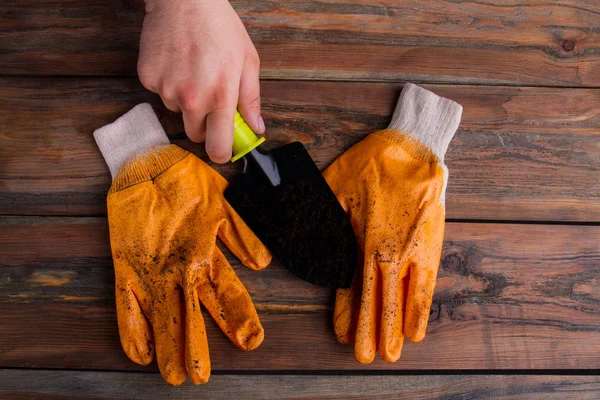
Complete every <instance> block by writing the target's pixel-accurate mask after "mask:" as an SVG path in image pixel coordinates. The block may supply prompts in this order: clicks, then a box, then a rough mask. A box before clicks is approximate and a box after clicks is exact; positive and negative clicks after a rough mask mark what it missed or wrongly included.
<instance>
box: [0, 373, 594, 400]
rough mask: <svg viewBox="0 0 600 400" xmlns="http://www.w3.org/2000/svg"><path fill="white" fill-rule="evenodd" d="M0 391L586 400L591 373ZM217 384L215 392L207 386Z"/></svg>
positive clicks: (81, 380)
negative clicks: (582, 374)
mask: <svg viewBox="0 0 600 400" xmlns="http://www.w3.org/2000/svg"><path fill="white" fill-rule="evenodd" d="M0 381H3V382H6V384H5V385H2V386H0V397H1V398H3V399H5V400H13V399H14V400H17V399H18V400H20V399H23V398H27V399H40V400H41V399H43V400H59V399H61V400H67V399H69V400H70V399H74V398H76V399H85V400H91V399H98V400H100V399H102V400H108V399H121V398H123V393H128V397H129V398H131V399H143V400H151V399H164V398H167V397H169V398H171V397H175V398H177V399H182V400H185V399H190V400H196V399H204V398H210V399H214V400H219V399H224V400H230V399H240V400H243V399H264V400H267V399H296V400H300V399H329V400H335V399H339V400H345V399H369V398H385V399H415V400H419V399H421V400H435V399H481V400H487V399H494V400H501V399H540V398H543V399H548V400H550V399H557V400H564V399H573V398H577V399H590V400H596V399H597V398H598V392H599V391H600V377H598V376H559V375H546V376H523V375H475V376H465V375H427V376H393V375H391V376H385V375H373V376H352V375H350V376H315V375H300V376H271V375H254V376H248V375H213V376H211V378H210V384H208V385H204V386H200V387H197V386H192V385H183V386H182V387H178V388H172V387H168V386H165V384H164V383H163V381H162V379H161V378H160V376H159V375H158V374H147V373H118V372H83V371H39V372H32V371H21V370H0ZM214 387H219V388H222V389H221V390H219V391H215V390H214V389H213V388H214Z"/></svg>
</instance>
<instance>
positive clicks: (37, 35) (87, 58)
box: [0, 0, 600, 87]
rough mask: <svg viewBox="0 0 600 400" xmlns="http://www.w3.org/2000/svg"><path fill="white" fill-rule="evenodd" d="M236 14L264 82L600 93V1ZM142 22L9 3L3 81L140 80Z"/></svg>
mask: <svg viewBox="0 0 600 400" xmlns="http://www.w3.org/2000/svg"><path fill="white" fill-rule="evenodd" d="M232 4H233V5H234V7H235V8H236V9H237V11H238V13H239V14H240V16H241V18H242V20H243V21H244V23H245V25H246V26H247V28H248V31H249V34H250V36H251V37H252V39H253V41H254V43H255V44H256V46H257V49H258V51H259V54H260V56H261V60H262V76H263V78H276V79H321V80H323V79H344V80H361V81H365V80H412V81H427V82H448V83H458V82H460V83H478V84H508V85H515V84H516V85H546V86H547V85H550V86H581V87H585V86H587V87H590V86H594V87H598V86H600V47H599V44H600V31H599V30H598V29H596V27H598V26H600V6H599V5H598V2H597V1H595V0H558V1H554V2H552V3H548V2H546V1H540V0H527V1H519V2H510V3H506V2H505V1H502V0H493V1H485V2H484V1H479V0H478V1H469V2H454V1H450V0H440V1H435V2H423V1H419V0H404V1H397V0H354V1H351V2H349V1H346V2H340V1H339V0H335V1H334V0H308V1H307V0H285V1H284V0H256V1H252V2H248V1H243V0H235V1H232ZM142 19H143V2H142V1H141V0H134V1H121V0H109V1H99V0H92V1H87V0H86V1H83V0H70V1H67V2H65V1H63V0H60V1H59V0H49V1H44V2H43V3H40V2H37V1H33V0H11V1H4V2H2V4H0V26H2V28H1V29H0V73H1V74H13V75H24V74H34V75H124V74H127V75H134V74H135V72H136V59H137V50H138V40H139V32H140V30H141V24H142ZM99 39H101V40H99Z"/></svg>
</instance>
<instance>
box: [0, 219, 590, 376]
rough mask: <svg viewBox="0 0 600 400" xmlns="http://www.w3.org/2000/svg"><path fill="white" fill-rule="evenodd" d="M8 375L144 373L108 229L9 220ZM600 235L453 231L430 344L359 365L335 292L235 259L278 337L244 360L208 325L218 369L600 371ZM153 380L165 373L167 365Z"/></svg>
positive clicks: (488, 227)
mask: <svg viewBox="0 0 600 400" xmlns="http://www.w3.org/2000/svg"><path fill="white" fill-rule="evenodd" d="M0 232H2V236H0V249H1V253H0V259H1V260H2V266H1V269H0V277H1V279H2V280H1V281H0V315H2V322H3V323H2V324H0V337H1V338H2V340H1V341H0V366H3V367H8V366H11V367H45V368H82V369H106V370H107V369H119V370H129V369H140V368H143V367H138V366H136V365H135V364H133V363H132V362H130V361H129V360H128V359H127V358H126V357H125V355H124V354H123V352H122V350H121V348H120V344H119V338H118V332H117V326H116V317H115V313H114V297H113V290H114V289H113V281H114V277H113V270H112V263H111V261H110V258H109V253H108V235H107V227H106V220H105V219H104V218H34V217H25V218H21V217H4V218H1V219H0ZM598 243H600V227H597V226H550V225H530V224H524V225H521V224H516V225H509V224H488V223H449V224H447V233H446V240H445V246H444V252H443V255H442V261H441V268H440V273H439V276H438V284H437V288H436V293H435V296H434V302H433V306H432V312H431V315H430V326H429V329H428V334H427V337H426V339H425V341H423V342H422V343H419V344H413V343H407V344H405V348H404V351H403V356H402V358H401V360H400V361H399V362H398V363H396V364H389V363H384V362H382V361H380V360H376V361H375V362H374V363H373V364H370V365H360V364H358V363H357V362H356V361H355V360H354V356H353V350H352V347H351V346H343V345H341V344H339V343H337V341H336V339H335V338H334V335H333V334H332V323H331V320H332V301H331V300H332V293H331V292H329V291H328V290H326V289H322V288H317V287H314V286H312V285H309V284H307V283H305V282H302V281H300V280H298V279H296V278H294V277H293V276H291V274H289V273H287V272H286V271H284V270H283V269H282V268H281V267H280V266H279V265H277V264H274V265H271V266H270V267H269V268H267V269H265V270H263V271H260V272H254V271H251V270H249V269H247V268H244V267H242V266H240V265H239V262H237V261H235V259H233V258H232V257H231V255H228V257H229V258H230V260H231V262H232V264H233V265H234V268H235V270H236V271H237V273H238V275H239V277H240V279H241V280H242V282H244V284H245V285H246V287H247V288H248V290H249V292H250V294H251V296H252V298H253V300H254V302H255V304H256V307H257V309H258V311H259V314H260V317H261V321H262V323H263V325H264V327H265V332H266V339H265V342H264V343H263V344H262V345H261V347H260V348H259V349H257V350H256V351H253V352H250V353H244V352H241V351H239V350H237V349H236V348H235V347H234V346H233V345H232V344H231V343H230V342H229V341H228V340H227V339H226V338H225V336H224V335H223V334H222V333H221V332H220V331H219V330H218V327H216V325H215V324H214V323H213V322H212V319H211V318H210V317H209V316H206V320H207V321H211V322H209V323H208V337H209V342H210V349H211V358H212V363H213V367H214V369H215V370H227V371H230V370H235V371H238V370H266V369H268V370H363V369H376V370H383V369H397V370H428V369H436V370H439V369H442V370H445V369H448V370H450V369H452V370H454V369H457V370H461V369H477V370H479V369H489V370H495V369H590V368H600V351H599V349H600V334H599V333H600V323H599V321H600V291H599V290H598V287H599V286H598V285H599V283H600V249H599V248H598ZM150 369H156V367H155V366H152V367H150Z"/></svg>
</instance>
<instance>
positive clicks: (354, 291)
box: [333, 249, 364, 344]
mask: <svg viewBox="0 0 600 400" xmlns="http://www.w3.org/2000/svg"><path fill="white" fill-rule="evenodd" d="M358 252H359V255H358V259H359V260H361V265H360V267H358V268H357V271H356V276H355V277H354V281H353V282H352V286H351V287H350V288H348V289H338V290H337V291H336V292H335V307H334V309H333V329H334V331H335V335H336V337H337V339H338V341H339V342H340V343H342V344H352V343H354V342H355V338H356V326H357V323H358V312H359V307H360V295H361V292H362V285H363V277H362V275H363V272H362V263H363V261H362V260H363V259H364V256H363V255H362V252H361V251H360V249H359V251H358Z"/></svg>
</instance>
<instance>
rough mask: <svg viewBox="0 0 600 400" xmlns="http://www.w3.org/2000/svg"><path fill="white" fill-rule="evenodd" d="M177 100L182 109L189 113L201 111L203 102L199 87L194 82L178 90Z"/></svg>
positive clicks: (183, 85)
mask: <svg viewBox="0 0 600 400" xmlns="http://www.w3.org/2000/svg"><path fill="white" fill-rule="evenodd" d="M177 98H178V101H179V105H180V106H181V109H182V110H184V111H188V112H197V111H200V108H201V105H202V102H201V94H200V90H199V89H198V87H197V86H196V85H195V84H194V83H192V82H186V83H184V84H182V85H181V86H180V87H179V89H178V90H177Z"/></svg>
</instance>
